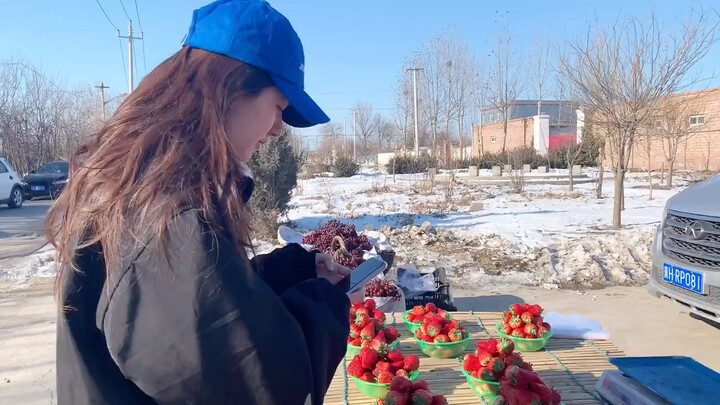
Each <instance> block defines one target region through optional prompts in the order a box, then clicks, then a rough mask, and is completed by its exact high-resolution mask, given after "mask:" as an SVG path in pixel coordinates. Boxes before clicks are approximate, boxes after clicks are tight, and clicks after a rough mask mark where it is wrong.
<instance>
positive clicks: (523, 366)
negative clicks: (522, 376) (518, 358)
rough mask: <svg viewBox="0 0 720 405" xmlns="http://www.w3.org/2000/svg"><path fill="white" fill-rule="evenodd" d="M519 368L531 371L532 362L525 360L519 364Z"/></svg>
mask: <svg viewBox="0 0 720 405" xmlns="http://www.w3.org/2000/svg"><path fill="white" fill-rule="evenodd" d="M520 368H521V369H523V370H527V371H533V367H532V364H530V363H528V362H527V361H523V363H522V365H520Z"/></svg>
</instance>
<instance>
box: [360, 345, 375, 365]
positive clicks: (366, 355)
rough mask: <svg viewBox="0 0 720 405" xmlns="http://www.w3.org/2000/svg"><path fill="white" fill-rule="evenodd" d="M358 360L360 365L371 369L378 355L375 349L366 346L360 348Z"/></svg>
mask: <svg viewBox="0 0 720 405" xmlns="http://www.w3.org/2000/svg"><path fill="white" fill-rule="evenodd" d="M360 361H361V362H362V366H363V367H364V368H366V369H368V370H372V369H373V368H374V367H375V364H376V363H377V361H378V355H377V353H376V352H375V350H373V349H370V348H368V347H363V348H362V349H360Z"/></svg>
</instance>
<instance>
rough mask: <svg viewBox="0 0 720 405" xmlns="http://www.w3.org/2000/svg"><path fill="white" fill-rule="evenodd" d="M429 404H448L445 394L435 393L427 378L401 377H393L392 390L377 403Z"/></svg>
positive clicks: (378, 404) (396, 404)
mask: <svg viewBox="0 0 720 405" xmlns="http://www.w3.org/2000/svg"><path fill="white" fill-rule="evenodd" d="M398 404H408V405H412V404H427V405H448V401H447V399H446V398H445V396H444V395H433V393H432V392H431V391H430V383H429V382H427V381H425V380H416V381H409V380H407V379H405V378H401V377H393V379H392V381H390V390H389V391H388V392H387V394H385V396H384V397H382V398H380V399H378V400H377V402H375V405H398Z"/></svg>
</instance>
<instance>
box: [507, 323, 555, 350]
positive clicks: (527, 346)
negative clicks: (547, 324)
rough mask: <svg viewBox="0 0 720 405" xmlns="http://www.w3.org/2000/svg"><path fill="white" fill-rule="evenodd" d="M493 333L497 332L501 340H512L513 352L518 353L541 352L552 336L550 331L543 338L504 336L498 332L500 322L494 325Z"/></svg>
mask: <svg viewBox="0 0 720 405" xmlns="http://www.w3.org/2000/svg"><path fill="white" fill-rule="evenodd" d="M495 332H497V333H498V335H500V337H501V338H505V339H510V340H512V341H513V343H514V344H515V350H517V351H519V352H537V351H539V350H542V349H544V348H545V346H547V342H548V340H550V338H551V337H552V335H553V331H552V329H551V330H550V334H549V335H547V336H545V337H544V338H534V339H528V338H519V337H515V336H510V335H506V334H505V333H503V332H500V322H498V323H496V324H495Z"/></svg>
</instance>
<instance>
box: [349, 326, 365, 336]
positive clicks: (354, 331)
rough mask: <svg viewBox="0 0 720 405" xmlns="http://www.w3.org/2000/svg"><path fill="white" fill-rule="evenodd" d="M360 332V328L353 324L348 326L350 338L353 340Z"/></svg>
mask: <svg viewBox="0 0 720 405" xmlns="http://www.w3.org/2000/svg"><path fill="white" fill-rule="evenodd" d="M361 330H362V326H360V325H358V324H355V323H352V324H350V336H351V337H352V338H353V339H355V338H357V337H360V331H361Z"/></svg>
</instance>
